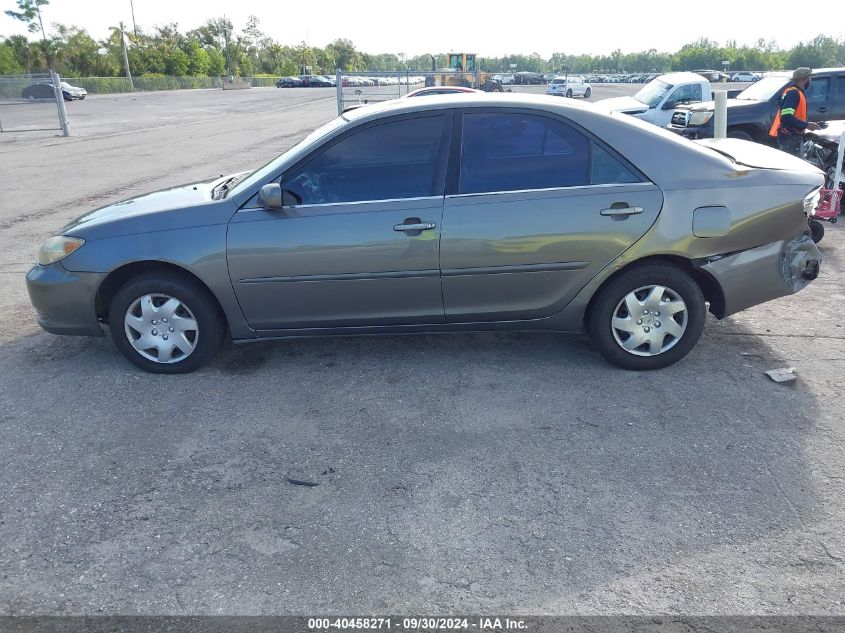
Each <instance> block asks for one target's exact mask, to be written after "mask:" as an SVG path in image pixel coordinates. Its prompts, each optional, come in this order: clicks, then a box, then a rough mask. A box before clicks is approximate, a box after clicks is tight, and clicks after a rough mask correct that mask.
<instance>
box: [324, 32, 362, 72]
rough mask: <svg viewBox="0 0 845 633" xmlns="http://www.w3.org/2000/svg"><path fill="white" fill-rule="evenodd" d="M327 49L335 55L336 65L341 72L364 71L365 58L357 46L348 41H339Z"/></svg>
mask: <svg viewBox="0 0 845 633" xmlns="http://www.w3.org/2000/svg"><path fill="white" fill-rule="evenodd" d="M326 49H327V50H329V51H331V53H332V55H334V59H335V63H336V64H337V67H338V68H340V69H341V70H348V71H353V70H364V58H363V57H362V56H361V53H359V52H358V51H357V50H355V45H354V44H353V43H352V42H351V41H350V40H346V39H338V40H335V41H334V42H332V43H331V44H329V45H328V46H326Z"/></svg>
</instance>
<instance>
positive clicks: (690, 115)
mask: <svg viewBox="0 0 845 633" xmlns="http://www.w3.org/2000/svg"><path fill="white" fill-rule="evenodd" d="M791 79H792V75H791V73H787V72H778V73H769V74H767V75H766V77H764V78H763V79H760V80H759V81H757V82H755V83H754V84H752V85H751V86H749V87H748V88H746V89H745V90H743V91H742V92H740V93H739V94H738V95H737V96H736V98H732V99H728V122H727V124H728V136H729V137H732V138H739V139H743V140H746V141H757V142H758V143H768V144H772V143H773V142H774V141H773V139H772V138H771V137H770V136H769V129H770V128H771V127H772V122H773V121H774V118H775V114H776V112H777V107H778V103H779V100H780V95H781V93H782V92H783V89H784V87H785V86H786V84H787V83H789V81H790V80H791ZM714 108H715V104H714V103H713V102H712V101H708V102H704V103H699V104H693V105H690V106H679V107H678V109H677V110H675V112H674V113H673V114H672V119H671V121H670V123H669V125H668V129H669V130H671V131H673V132H675V133H677V134H681V135H682V136H685V137H687V138H692V139H696V138H711V137H712V136H713V113H714ZM807 117H808V118H809V120H810V121H833V120H838V119H845V68H819V69H816V70H814V71H813V74H812V76H811V77H810V87H809V88H808V89H807Z"/></svg>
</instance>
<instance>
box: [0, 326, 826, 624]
mask: <svg viewBox="0 0 845 633" xmlns="http://www.w3.org/2000/svg"><path fill="white" fill-rule="evenodd" d="M718 327H719V326H718V325H717V324H715V323H714V322H713V321H712V320H711V321H710V322H709V323H708V329H707V330H706V331H705V335H704V336H703V337H702V340H701V342H700V343H699V345H698V347H697V348H696V349H695V350H694V351H693V352H692V353H691V354H690V356H689V357H688V358H687V359H685V360H684V361H682V362H681V363H679V364H677V365H675V366H673V367H670V368H668V369H665V370H661V371H656V372H646V373H636V372H627V371H622V370H619V369H616V368H613V367H611V366H609V365H608V364H607V363H605V362H604V361H603V360H602V359H601V357H600V356H599V355H598V353H597V352H595V351H594V350H593V349H592V348H591V347H590V346H589V344H588V342H586V341H585V340H583V339H581V338H579V337H572V336H562V335H555V334H466V335H442V336H403V337H386V338H332V339H313V340H297V341H285V342H275V343H266V344H256V345H240V346H227V347H226V348H225V349H224V350H223V351H222V352H221V353H220V355H219V356H218V357H217V358H216V360H215V361H214V362H213V364H212V365H210V366H209V367H207V368H205V369H203V370H201V371H199V372H197V373H195V374H192V375H187V376H176V377H172V376H156V375H150V374H145V373H143V372H141V371H139V370H136V369H135V368H134V367H132V366H131V365H129V364H128V363H127V362H126V361H124V360H123V359H122V358H121V357H120V356H119V355H118V353H117V352H116V351H115V350H114V349H113V348H112V346H111V343H110V341H109V340H108V339H68V338H60V337H53V336H50V335H47V334H37V335H33V336H31V337H28V338H25V339H22V340H19V341H16V342H14V343H11V344H8V345H6V346H4V347H3V348H0V367H2V372H0V373H2V375H3V376H4V378H3V380H2V388H0V389H2V391H3V392H4V393H5V396H4V399H5V400H6V402H7V405H6V406H5V410H4V411H3V414H2V416H3V423H2V425H0V461H2V462H3V463H4V464H5V466H4V469H3V483H4V485H3V487H2V492H0V497H2V498H1V499H0V501H2V503H0V507H3V508H5V511H4V515H5V520H4V521H2V522H0V543H3V544H4V545H3V546H2V547H0V552H2V554H0V567H2V568H3V569H4V570H6V575H5V576H4V577H3V578H2V579H0V595H5V596H6V597H7V600H6V605H7V606H5V607H4V610H5V611H7V612H9V611H11V612H21V613H25V612H34V611H38V612H41V613H45V612H56V613H74V612H76V613H81V612H96V610H97V609H103V610H104V611H105V612H123V613H126V612H130V611H132V612H134V611H135V610H140V611H141V612H157V613H185V612H212V611H213V612H217V610H218V609H220V610H222V612H227V613H233V612H238V613H258V612H262V613H286V612H287V613H291V612H297V613H308V612H313V611H321V612H350V613H351V612H355V613H360V612H369V611H370V610H374V611H377V612H387V611H391V610H392V611H394V612H411V611H414V610H420V612H425V613H432V612H441V613H442V612H448V611H452V612H456V611H457V612H473V611H482V612H484V611H490V610H494V611H496V612H502V613H511V612H513V613H516V612H523V613H525V612H533V613H536V612H538V611H542V612H557V613H563V612H573V611H577V610H578V609H579V608H582V607H583V606H584V605H593V606H595V608H596V609H600V608H601V607H602V605H605V606H607V605H612V604H617V605H618V604H631V602H630V601H631V599H632V598H631V596H626V595H625V593H624V591H622V592H621V593H620V592H619V591H618V590H616V589H614V587H615V583H618V582H621V581H623V580H624V579H626V578H632V577H636V576H637V575H642V574H646V575H648V577H649V582H650V583H651V585H650V586H651V590H650V591H651V593H650V594H644V595H643V596H640V600H641V603H640V605H639V607H638V608H641V609H645V610H647V609H648V607H649V605H650V604H653V605H661V606H663V607H665V610H668V611H672V610H673V609H675V608H677V609H680V610H683V609H685V608H687V609H691V608H694V606H695V605H702V604H711V603H710V602H708V601H709V600H711V599H712V598H713V597H714V596H719V595H721V594H722V593H723V592H724V591H726V587H728V586H729V583H728V584H721V583H719V582H717V581H714V582H713V583H711V584H709V585H708V587H705V588H703V589H700V591H699V592H698V593H697V594H695V595H689V594H687V593H685V585H684V580H683V578H682V579H681V581H679V580H678V576H677V574H679V573H680V574H681V575H682V576H684V577H686V576H688V577H689V578H692V579H693V580H695V581H697V580H698V579H700V578H699V576H698V574H699V573H700V572H698V571H697V570H696V568H695V567H694V564H695V561H700V560H704V559H708V560H709V559H712V560H714V561H715V563H717V564H716V567H715V569H716V571H715V572H712V573H714V574H716V576H715V577H716V578H718V573H720V572H721V573H723V574H728V575H729V574H731V573H738V572H739V569H740V568H741V567H742V566H744V565H747V564H750V563H749V561H748V560H747V557H748V556H750V554H748V553H749V552H751V551H753V550H755V549H756V548H757V547H758V546H761V544H767V543H772V542H774V541H773V539H776V538H777V537H778V536H779V535H782V534H784V533H786V532H789V531H793V530H799V531H800V530H803V529H805V528H807V527H808V526H810V525H812V523H813V521H814V516H815V514H816V509H815V491H814V488H813V483H812V481H811V477H810V465H809V464H808V462H807V459H806V456H805V451H804V444H805V436H806V435H807V434H808V433H809V432H810V431H811V429H812V428H813V425H814V416H815V412H816V409H817V404H816V402H815V400H814V398H813V396H812V393H811V392H810V390H809V389H806V388H803V386H802V384H801V382H800V379H799V381H798V382H797V383H796V384H794V385H791V386H783V385H779V384H775V383H773V382H771V381H769V380H768V379H766V378H765V377H764V376H763V374H762V372H763V370H765V369H769V368H771V367H773V366H777V364H778V363H781V362H782V359H780V358H778V355H777V354H776V353H775V352H774V351H773V350H772V349H771V348H769V347H768V346H767V345H766V343H765V341H764V340H763V339H760V338H759V337H755V336H752V335H751V334H750V333H749V332H745V334H748V336H738V337H730V338H731V340H730V341H727V340H725V338H726V337H722V336H721V335H720V334H719V333H718V331H717V332H716V333H714V332H713V330H714V329H718ZM732 329H733V331H738V332H740V333H741V334H742V333H743V330H742V326H741V325H736V324H734V325H732ZM773 363H774V364H773ZM303 483H307V484H314V485H301V484H303ZM767 547H768V546H767ZM771 547H777V546H776V545H771ZM685 562H686V565H687V566H686V567H685V566H684V565H685ZM755 564H756V563H755ZM690 565H692V566H690ZM679 566H680V567H679ZM673 569H674V570H675V572H673V571H672V570H673ZM678 569H680V570H681V571H680V572H678V571H677V570H678ZM772 582H776V581H775V580H773V581H772ZM708 591H709V592H711V594H712V595H711V594H708ZM626 601H627V602H626ZM713 604H715V603H713ZM666 605H669V606H668V607H666ZM672 605H675V606H674V607H673V606H672ZM654 608H657V607H654ZM615 610H616V611H617V612H619V611H621V610H624V608H621V607H616V608H615ZM705 610H706V609H705Z"/></svg>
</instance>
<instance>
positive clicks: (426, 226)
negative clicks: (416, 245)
mask: <svg viewBox="0 0 845 633" xmlns="http://www.w3.org/2000/svg"><path fill="white" fill-rule="evenodd" d="M414 219H416V218H414ZM436 228H437V225H436V224H435V223H434V222H420V221H417V222H408V223H407V224H394V225H393V230H394V231H406V232H407V231H430V230H431V229H436Z"/></svg>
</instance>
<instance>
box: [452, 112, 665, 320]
mask: <svg viewBox="0 0 845 633" xmlns="http://www.w3.org/2000/svg"><path fill="white" fill-rule="evenodd" d="M460 125H461V129H460V130H459V131H457V135H459V137H460V138H461V144H460V147H456V148H453V152H452V154H453V159H452V160H453V164H454V161H456V160H458V162H459V164H458V166H457V167H450V180H449V184H448V186H447V195H446V200H445V205H444V214H443V231H442V234H441V242H440V265H441V275H442V280H443V299H444V306H445V311H446V320H447V322H485V321H488V322H489V321H511V320H523V319H538V318H542V317H547V316H550V315H552V314H554V313H556V312H558V311H560V310H561V309H563V308H564V307H565V306H566V305H567V304H568V303H569V301H570V300H571V299H572V298H573V297H574V296H575V295H576V294H577V293H578V291H579V290H580V289H581V288H583V287H584V285H585V284H586V283H587V282H588V281H589V280H590V279H591V278H592V277H593V276H595V274H596V273H597V272H598V271H599V270H601V269H602V268H603V267H605V266H606V265H607V264H608V263H610V262H611V261H612V260H613V259H614V258H615V257H617V256H618V255H619V254H620V253H621V252H623V251H624V250H626V249H627V248H628V247H629V246H631V244H633V243H634V242H635V241H637V240H638V239H639V238H640V237H641V236H642V235H643V234H644V233H645V232H646V231H647V230H648V229H649V227H650V226H651V225H652V224H653V223H654V221H655V220H656V218H657V216H658V214H659V213H660V209H661V206H662V203H663V196H662V193H661V191H660V189H659V188H658V187H657V186H656V185H654V184H652V183H650V182H648V181H647V180H646V179H645V177H643V176H642V175H641V174H639V173H638V172H637V171H636V169H635V168H633V167H632V166H630V165H628V164H627V163H625V161H624V160H623V159H621V158H620V157H619V156H618V155H616V154H615V152H613V150H612V149H610V148H609V147H607V146H605V145H604V144H603V143H601V142H599V141H598V140H596V139H593V138H592V137H590V136H589V134H587V133H586V132H585V131H583V130H580V129H577V128H576V127H575V126H574V125H572V124H570V123H568V122H566V121H564V120H563V119H561V118H558V117H557V116H554V115H551V114H549V115H546V114H544V113H538V112H537V111H521V110H509V109H501V108H500V109H490V110H487V109H485V110H472V111H465V112H463V113H462V115H461V117H460ZM456 137H457V136H456ZM456 154H459V159H456Z"/></svg>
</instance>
